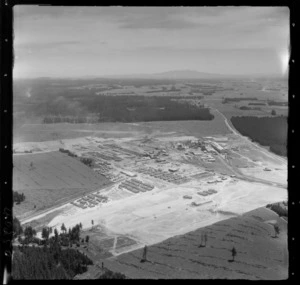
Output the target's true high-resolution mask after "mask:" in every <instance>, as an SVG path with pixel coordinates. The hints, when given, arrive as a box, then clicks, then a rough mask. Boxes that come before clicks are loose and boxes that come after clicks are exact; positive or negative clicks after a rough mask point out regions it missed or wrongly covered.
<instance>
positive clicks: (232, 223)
mask: <svg viewBox="0 0 300 285" xmlns="http://www.w3.org/2000/svg"><path fill="white" fill-rule="evenodd" d="M275 221H276V222H277V223H278V225H279V226H280V229H281V232H280V234H279V236H278V238H274V229H273V226H272V225H271V223H272V222H275ZM286 231H287V223H286V222H285V221H284V220H283V219H281V218H279V217H278V216H277V214H275V213H274V212H272V211H270V210H268V209H266V208H259V209H256V210H254V211H251V212H248V213H246V214H244V215H242V216H239V217H234V218H230V219H228V220H225V221H221V222H218V223H215V224H213V225H211V226H208V227H205V228H201V229H198V230H196V231H193V232H189V233H187V234H185V235H180V236H175V237H172V238H169V239H167V240H165V241H163V242H161V243H158V244H155V245H153V246H150V247H149V248H148V251H147V260H148V261H146V262H144V263H141V262H140V260H141V257H142V254H143V249H139V250H135V251H132V252H129V253H125V254H122V255H119V256H117V257H112V258H110V259H109V260H105V265H106V267H107V268H108V269H110V270H115V271H118V272H122V273H123V274H125V275H126V276H128V277H129V278H151V279H152V278H153V279H159V278H168V279H169V278H170V279H173V278H176V279H177V278H180V279H182V278H183V279H185V278H189V279H218V278H222V279H223V278H225V279H226V278H230V279H252V280H255V279H285V278H287V274H288V272H287V267H286V264H287V254H288V253H287V235H286ZM204 233H206V234H207V243H206V246H205V247H199V245H200V244H201V234H204ZM233 246H234V247H235V248H236V250H237V255H236V257H235V261H234V262H232V256H231V249H232V247H233ZM89 278H91V276H89Z"/></svg>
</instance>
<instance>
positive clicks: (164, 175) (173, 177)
mask: <svg viewBox="0 0 300 285" xmlns="http://www.w3.org/2000/svg"><path fill="white" fill-rule="evenodd" d="M137 171H138V172H139V173H143V174H146V175H149V176H152V177H155V178H158V179H161V180H164V181H168V182H171V183H175V184H182V183H185V182H187V181H188V178H187V177H185V176H181V175H179V174H176V173H169V172H167V171H163V170H160V169H155V168H152V167H148V168H147V167H143V168H140V169H138V170H137Z"/></svg>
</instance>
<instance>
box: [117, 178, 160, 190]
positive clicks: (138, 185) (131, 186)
mask: <svg viewBox="0 0 300 285" xmlns="http://www.w3.org/2000/svg"><path fill="white" fill-rule="evenodd" d="M119 188H120V189H122V188H125V189H127V190H129V191H131V192H133V193H139V192H146V191H151V190H152V189H153V188H154V186H153V185H150V184H146V183H143V182H142V181H140V180H137V179H134V178H133V179H130V180H127V181H124V182H122V183H121V184H120V185H119Z"/></svg>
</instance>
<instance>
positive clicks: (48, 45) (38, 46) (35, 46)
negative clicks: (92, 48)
mask: <svg viewBox="0 0 300 285" xmlns="http://www.w3.org/2000/svg"><path fill="white" fill-rule="evenodd" d="M80 43H81V41H57V42H36V43H20V44H16V45H15V48H17V49H18V50H40V51H42V50H50V49H53V48H62V47H65V46H73V45H78V44H80Z"/></svg>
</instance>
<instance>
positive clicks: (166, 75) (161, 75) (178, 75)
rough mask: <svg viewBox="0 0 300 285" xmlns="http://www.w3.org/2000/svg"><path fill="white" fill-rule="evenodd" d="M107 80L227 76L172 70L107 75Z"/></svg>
mask: <svg viewBox="0 0 300 285" xmlns="http://www.w3.org/2000/svg"><path fill="white" fill-rule="evenodd" d="M103 77H106V78H149V79H201V78H204V79H206V78H224V77H226V75H223V74H214V73H206V72H199V71H195V70H171V71H166V72H159V73H152V74H129V75H107V76H103Z"/></svg>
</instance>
